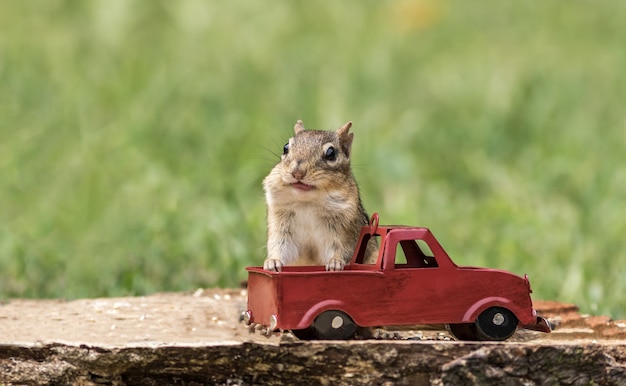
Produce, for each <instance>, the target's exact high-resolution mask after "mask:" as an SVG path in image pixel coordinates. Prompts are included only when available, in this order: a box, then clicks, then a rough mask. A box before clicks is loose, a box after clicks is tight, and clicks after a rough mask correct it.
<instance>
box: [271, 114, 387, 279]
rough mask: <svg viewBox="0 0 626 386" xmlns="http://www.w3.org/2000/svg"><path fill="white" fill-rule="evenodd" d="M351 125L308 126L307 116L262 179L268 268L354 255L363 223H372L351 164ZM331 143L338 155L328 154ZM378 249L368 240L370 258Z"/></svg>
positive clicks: (340, 261) (342, 260) (336, 266)
mask: <svg viewBox="0 0 626 386" xmlns="http://www.w3.org/2000/svg"><path fill="white" fill-rule="evenodd" d="M351 126H352V123H351V122H348V123H346V124H345V125H343V126H342V127H341V128H339V129H338V130H337V131H336V132H331V131H319V130H305V128H304V126H303V125H302V121H298V122H297V123H296V125H295V126H294V132H295V135H294V137H292V138H290V139H289V143H288V152H287V153H286V154H283V156H282V157H281V161H280V162H279V163H278V164H276V166H274V168H273V169H272V171H271V172H270V173H269V175H268V176H267V177H266V178H265V179H264V180H263V187H264V189H265V197H266V201H267V230H268V235H267V253H268V258H267V259H266V260H265V263H264V267H265V269H270V270H276V271H279V270H281V268H282V266H283V265H325V266H326V269H328V270H341V269H343V267H344V265H345V264H346V263H348V262H349V261H350V259H351V257H352V254H353V252H354V247H355V245H356V242H357V241H358V240H357V239H358V236H359V232H360V230H361V227H362V226H363V225H366V224H367V223H368V215H367V213H366V212H365V209H364V208H363V204H362V203H361V198H360V195H359V187H358V186H357V183H356V181H355V179H354V176H353V174H352V170H351V168H350V156H351V149H352V140H353V137H354V135H353V134H352V133H350V132H349V130H350V127H351ZM286 146H287V145H286ZM330 147H332V148H333V149H334V153H335V156H336V157H335V159H334V160H333V159H328V157H327V155H328V154H327V152H328V151H329V148H330ZM331 153H332V152H331ZM294 183H296V185H293V184H294ZM297 183H301V184H305V185H299V184H297ZM297 186H300V187H301V188H300V189H299V188H297ZM375 249H376V248H375V245H371V246H370V245H368V258H366V261H368V262H372V259H375V258H376V257H375V252H376V250H375Z"/></svg>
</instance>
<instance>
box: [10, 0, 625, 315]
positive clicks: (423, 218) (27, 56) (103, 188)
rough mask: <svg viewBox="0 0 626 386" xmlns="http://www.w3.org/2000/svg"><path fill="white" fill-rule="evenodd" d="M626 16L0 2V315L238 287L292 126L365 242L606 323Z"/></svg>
mask: <svg viewBox="0 0 626 386" xmlns="http://www.w3.org/2000/svg"><path fill="white" fill-rule="evenodd" d="M624 42H626V2H622V1H617V0H616V1H575V2H567V3H563V2H562V1H542V2H521V1H520V2H501V1H496V0H492V1H482V2H478V3H477V2H469V1H465V0H456V1H445V2H444V1H433V0H431V1H427V0H422V1H342V2H338V1H318V2H303V1H254V2H252V1H240V0H235V1H223V2H217V1H201V0H180V1H147V0H145V1H131V0H95V1H61V0H41V1H21V2H20V1H2V2H0V298H10V297H61V298H78V297H95V296H116V295H125V294H148V293H153V292H157V291H178V290H193V289H196V288H198V287H210V286H229V287H233V286H238V285H239V282H240V281H241V280H243V279H245V278H246V273H245V270H244V267H245V266H247V265H259V264H261V263H262V261H263V259H264V256H265V255H264V245H265V203H264V198H263V192H262V188H261V180H262V179H263V177H264V176H265V175H266V174H267V173H268V172H269V170H270V168H271V167H272V165H273V164H274V163H275V162H276V161H277V160H278V154H280V152H281V149H282V146H283V144H284V143H285V142H286V141H287V139H288V138H289V136H291V134H292V128H293V125H294V123H295V121H296V120H297V119H303V120H304V123H305V126H307V127H308V128H317V129H336V128H338V127H339V126H340V125H341V124H343V123H344V122H346V121H348V120H352V121H353V123H354V126H353V131H354V132H355V142H354V146H353V151H354V155H353V161H352V162H353V169H354V173H355V175H356V178H357V180H358V181H359V183H360V186H361V190H362V196H363V201H364V204H365V206H366V208H367V209H368V210H369V212H370V213H371V212H373V211H377V212H379V213H380V215H381V223H403V224H413V225H422V226H427V227H430V228H431V229H432V230H433V232H434V233H435V235H437V236H438V238H439V239H440V241H441V243H442V244H443V246H444V247H445V248H446V249H447V250H448V252H449V254H450V255H451V257H452V258H453V259H454V260H455V261H456V262H457V263H458V264H463V265H476V266H489V267H497V268H502V269H506V270H510V271H513V272H516V273H518V274H523V273H528V274H529V276H530V278H531V282H532V284H533V289H534V291H535V292H534V298H535V299H555V300H560V301H564V302H573V303H576V304H578V305H579V306H580V307H581V308H582V310H583V311H584V312H588V313H594V314H608V315H611V316H613V317H614V318H624V317H626V296H624V294H625V293H626V269H625V267H624V263H625V262H626V259H625V256H626V252H625V251H626V238H625V235H626V220H624V216H625V213H626V162H625V161H626V155H625V152H624V148H625V145H626V113H625V102H626V71H625V69H626V45H625V44H624Z"/></svg>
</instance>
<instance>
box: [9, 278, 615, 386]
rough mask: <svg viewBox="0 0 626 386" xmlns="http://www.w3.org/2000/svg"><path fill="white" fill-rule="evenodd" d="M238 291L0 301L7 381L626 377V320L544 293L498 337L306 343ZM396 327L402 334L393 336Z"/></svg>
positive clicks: (528, 381) (409, 381) (431, 333)
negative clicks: (255, 319)
mask: <svg viewBox="0 0 626 386" xmlns="http://www.w3.org/2000/svg"><path fill="white" fill-rule="evenodd" d="M245 301H246V294H245V291H239V290H205V291H202V290H199V291H196V292H195V293H193V294H192V293H176V294H156V295H152V296H147V297H128V298H115V299H85V300H76V301H71V302H62V301H53V300H12V301H10V302H7V303H6V304H4V305H0V385H13V384H15V385H18V384H19V385H23V384H26V385H36V384H75V385H101V384H108V385H133V384H141V385H163V384H185V385H201V384H224V385H248V384H294V383H301V384H333V385H334V384H337V385H341V384H346V385H348V384H350V385H352V384H389V385H391V384H398V385H422V384H423V385H427V384H435V385H448V384H452V385H454V384H474V385H484V384H505V385H506V384H510V385H518V384H519V385H534V384H536V385H539V384H574V385H578V384H580V385H586V384H593V383H595V384H600V385H619V384H624V381H625V380H626V323H625V322H615V321H611V320H610V319H609V318H606V317H588V316H582V315H580V314H579V313H578V310H577V309H576V307H575V306H573V305H563V304H559V303H555V302H536V308H537V309H538V310H540V311H541V312H542V313H543V314H544V315H545V316H547V317H548V318H549V319H550V320H551V321H552V322H553V323H555V324H557V325H558V326H557V328H556V330H555V331H554V332H553V333H552V334H542V333H535V332H529V331H520V332H518V333H516V335H515V336H514V337H513V338H512V339H511V340H510V341H506V342H501V343H471V342H457V341H454V340H452V339H451V338H450V337H449V336H448V335H447V334H446V333H445V332H444V331H441V330H433V329H428V328H427V327H426V326H414V327H413V328H397V329H393V328H386V329H384V330H380V331H377V334H375V335H378V336H381V337H383V338H387V339H366V340H353V341H346V342H344V341H327V342H322V341H318V342H314V341H310V342H303V341H299V340H297V339H295V338H293V337H292V336H291V334H288V333H284V334H280V333H277V334H274V335H272V336H271V337H266V336H264V335H263V334H261V333H260V331H254V330H253V331H250V330H249V329H248V328H246V327H245V326H244V325H243V323H241V322H240V321H239V315H240V314H241V312H242V311H243V310H244V309H245ZM388 338H395V339H388Z"/></svg>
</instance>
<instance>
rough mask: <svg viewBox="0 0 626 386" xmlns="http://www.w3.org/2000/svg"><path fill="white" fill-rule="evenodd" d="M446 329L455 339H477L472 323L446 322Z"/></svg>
mask: <svg viewBox="0 0 626 386" xmlns="http://www.w3.org/2000/svg"><path fill="white" fill-rule="evenodd" d="M446 330H447V331H448V332H449V333H450V335H452V336H453V337H454V338H455V339H456V340H478V337H477V336H476V327H475V326H474V323H454V324H446Z"/></svg>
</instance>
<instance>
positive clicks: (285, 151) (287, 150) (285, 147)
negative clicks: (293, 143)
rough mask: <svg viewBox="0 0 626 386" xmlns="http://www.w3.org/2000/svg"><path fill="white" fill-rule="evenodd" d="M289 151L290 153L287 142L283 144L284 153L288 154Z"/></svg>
mask: <svg viewBox="0 0 626 386" xmlns="http://www.w3.org/2000/svg"><path fill="white" fill-rule="evenodd" d="M287 153H289V144H288V143H286V144H285V146H283V155H286V154H287Z"/></svg>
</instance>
